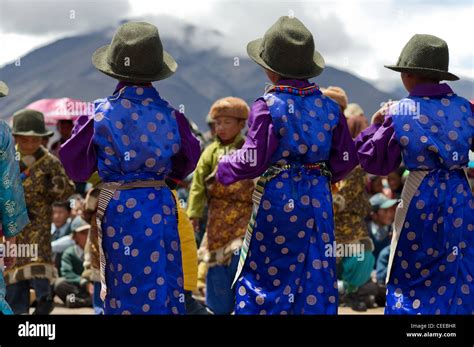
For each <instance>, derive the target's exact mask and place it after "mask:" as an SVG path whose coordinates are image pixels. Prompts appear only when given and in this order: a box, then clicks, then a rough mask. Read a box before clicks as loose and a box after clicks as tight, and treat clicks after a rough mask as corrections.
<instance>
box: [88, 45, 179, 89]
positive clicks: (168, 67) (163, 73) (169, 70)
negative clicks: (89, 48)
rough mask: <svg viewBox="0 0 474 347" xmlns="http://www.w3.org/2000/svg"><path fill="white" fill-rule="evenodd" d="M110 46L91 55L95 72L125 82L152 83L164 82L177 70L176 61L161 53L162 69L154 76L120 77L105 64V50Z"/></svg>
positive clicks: (101, 48)
mask: <svg viewBox="0 0 474 347" xmlns="http://www.w3.org/2000/svg"><path fill="white" fill-rule="evenodd" d="M109 47H110V45H105V46H102V47H100V48H99V49H97V50H96V51H95V52H94V54H93V55H92V64H93V65H94V66H95V67H96V69H97V70H99V71H100V72H103V73H104V74H106V75H108V76H110V77H113V78H115V79H118V80H120V81H126V82H153V81H160V80H164V79H165V78H168V77H170V76H171V75H173V74H174V73H175V72H176V70H177V69H178V63H176V60H174V58H173V57H172V56H171V55H170V54H169V53H168V52H166V51H163V68H162V69H161V70H160V71H159V72H157V73H156V74H154V75H122V74H119V73H116V72H114V71H113V70H112V67H111V66H110V64H109V63H108V62H107V50H108V48H109Z"/></svg>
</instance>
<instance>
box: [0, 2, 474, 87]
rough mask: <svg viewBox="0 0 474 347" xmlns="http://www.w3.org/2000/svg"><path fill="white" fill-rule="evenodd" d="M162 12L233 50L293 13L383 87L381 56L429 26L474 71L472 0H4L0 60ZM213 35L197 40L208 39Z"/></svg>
mask: <svg viewBox="0 0 474 347" xmlns="http://www.w3.org/2000/svg"><path fill="white" fill-rule="evenodd" d="M163 15H165V16H171V17H173V18H176V20H179V22H180V23H191V24H194V25H197V26H199V27H201V28H203V29H206V30H207V29H215V30H218V31H219V32H221V33H222V37H220V39H219V47H220V49H221V50H222V51H223V52H225V53H227V54H230V55H233V56H239V55H243V54H245V46H246V44H247V42H248V41H250V40H252V39H255V38H257V37H261V36H262V35H263V33H264V32H265V30H266V29H267V28H268V27H269V26H270V25H271V24H272V23H273V22H275V20H276V19H277V18H278V17H279V16H281V15H294V16H296V17H298V18H299V19H301V20H302V21H303V22H304V23H305V24H306V26H307V27H308V28H309V29H310V30H311V31H312V32H313V34H314V38H315V42H316V47H317V49H318V50H319V51H320V52H321V53H322V54H323V56H324V57H325V59H326V63H327V64H328V65H332V66H335V67H338V68H340V69H343V70H347V71H350V72H351V73H354V74H356V75H358V76H361V77H363V78H365V79H367V80H369V81H373V82H375V83H376V84H377V85H378V86H379V87H381V88H382V89H389V88H391V87H392V85H393V83H396V81H397V78H398V77H397V76H396V75H394V73H393V72H391V71H389V70H387V69H384V68H383V64H391V63H395V62H396V60H397V57H398V55H399V53H400V50H401V49H402V47H403V45H404V44H405V43H406V41H408V39H409V38H410V37H411V36H412V35H413V34H415V33H426V34H427V33H429V34H433V35H437V36H439V37H441V38H443V39H445V40H446V41H447V42H448V44H449V48H450V70H451V71H452V72H453V73H455V74H458V75H461V76H463V77H469V78H474V52H473V51H474V49H473V48H472V39H471V38H470V34H469V32H470V30H469V29H470V28H471V26H472V24H470V23H472V18H473V15H474V1H472V0H458V1H451V0H444V1H442V0H426V1H425V0H423V1H422V0H411V1H410V0H352V1H342V0H331V1H320V0H313V1H278V0H253V1H247V0H240V1H235V0H199V1H187V0H172V1H156V0H128V1H127V0H94V1H91V0H0V43H1V47H0V66H2V65H4V64H6V63H9V62H11V61H13V60H15V59H17V58H18V57H21V56H23V55H25V54H26V53H27V52H28V51H31V50H32V49H35V48H37V47H40V46H42V45H45V44H47V43H49V42H52V41H54V40H56V39H58V38H61V37H64V36H70V35H75V34H77V33H83V32H87V31H91V30H97V29H102V28H104V27H108V26H114V27H115V26H116V25H117V23H118V22H119V21H120V20H123V19H139V18H140V19H145V20H146V19H149V20H153V19H154V21H153V22H154V23H155V24H157V25H158V27H160V22H159V21H157V20H156V16H163ZM169 24H170V20H168V21H167V23H166V25H164V24H163V26H164V27H165V26H166V30H165V34H168V35H177V37H178V36H179V34H178V33H176V32H173V30H172V29H171V28H172V27H171V26H170V25H169ZM206 30H204V31H203V32H205V33H208V31H206ZM211 36H212V35H208V34H206V35H202V36H201V37H200V38H199V39H200V40H201V41H202V42H197V43H196V44H198V45H206V44H207V41H208V40H213V39H214V37H211Z"/></svg>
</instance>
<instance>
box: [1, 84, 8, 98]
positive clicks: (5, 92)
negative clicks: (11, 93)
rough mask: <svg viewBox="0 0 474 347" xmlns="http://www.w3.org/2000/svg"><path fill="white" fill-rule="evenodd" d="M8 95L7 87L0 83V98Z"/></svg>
mask: <svg viewBox="0 0 474 347" xmlns="http://www.w3.org/2000/svg"><path fill="white" fill-rule="evenodd" d="M7 95H8V86H7V85H6V84H5V82H3V81H0V98H2V97H4V96H7Z"/></svg>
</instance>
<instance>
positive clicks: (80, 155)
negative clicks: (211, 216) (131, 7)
mask: <svg viewBox="0 0 474 347" xmlns="http://www.w3.org/2000/svg"><path fill="white" fill-rule="evenodd" d="M117 45H118V46H121V48H120V49H118V48H117V47H115V48H116V50H115V51H114V49H113V48H114V46H117ZM106 47H108V48H106V49H103V48H101V49H99V50H98V51H96V53H95V54H94V58H93V62H94V65H95V66H96V67H97V68H98V69H99V70H100V71H102V72H104V73H106V74H107V75H111V76H112V77H115V78H116V79H118V80H119V81H120V82H119V84H118V85H117V87H116V89H115V91H114V93H113V95H112V96H109V97H107V98H105V99H100V100H97V101H96V104H95V113H94V117H93V118H91V119H85V120H82V119H79V122H78V124H77V126H76V128H75V129H74V134H73V136H72V138H71V139H70V140H69V141H68V142H66V143H65V144H64V145H63V146H62V147H61V150H60V156H61V161H62V162H63V163H64V165H65V168H66V170H67V172H68V174H69V175H70V176H71V177H73V178H74V179H77V180H78V181H83V180H87V179H88V178H89V176H90V175H91V174H92V173H93V172H94V171H95V170H97V171H98V173H99V175H100V177H101V179H102V181H103V184H102V185H101V186H100V187H101V195H100V197H99V208H98V212H97V214H98V216H99V217H98V226H100V229H99V240H102V242H101V243H100V246H101V276H102V291H101V296H102V298H103V299H104V303H105V307H104V312H105V314H184V313H185V300H184V289H183V271H182V262H181V257H182V256H181V245H180V239H179V234H178V229H177V226H178V220H177V210H176V201H175V199H174V197H173V194H172V192H171V191H170V189H168V187H167V185H166V184H164V182H165V179H167V180H168V179H173V180H179V179H183V178H184V177H186V176H187V175H188V174H189V173H190V172H191V171H192V170H193V169H194V168H195V166H196V163H197V161H198V158H199V153H200V148H199V142H198V141H197V140H196V139H195V138H194V136H193V135H192V134H191V131H190V127H189V124H188V122H187V120H186V118H185V117H184V115H183V114H181V113H180V112H178V111H177V110H175V109H174V108H173V107H171V106H170V105H169V104H168V102H166V101H165V100H164V99H162V98H161V96H160V94H159V93H158V91H157V90H156V89H155V88H154V87H153V85H152V84H151V83H149V81H154V80H160V79H163V78H166V77H168V76H169V75H171V74H172V73H173V72H174V70H175V69H176V62H174V60H172V58H171V57H170V56H169V55H168V54H167V53H166V52H163V51H162V47H161V41H160V40H159V36H158V30H157V29H156V27H154V26H153V25H151V24H148V23H133V22H132V23H126V24H124V25H122V26H121V27H120V28H119V30H118V31H117V33H116V34H115V36H114V39H113V40H112V44H111V45H109V46H106ZM160 47H161V49H160ZM108 49H110V52H108V51H107V50H108ZM148 50H150V51H149V52H148ZM104 52H105V53H104ZM107 52H108V53H107ZM147 52H148V53H147ZM159 52H161V55H160V54H158V56H157V53H159ZM107 54H110V55H111V56H113V55H114V54H124V57H131V63H132V65H131V67H130V69H127V67H122V65H121V64H122V63H121V57H120V56H119V57H116V59H117V60H118V61H117V62H116V64H114V65H113V66H109V60H110V59H112V60H113V59H114V58H110V57H109V58H107ZM140 59H143V60H140ZM160 59H161V61H160ZM163 60H164V61H163ZM133 64H135V65H133ZM147 67H148V69H147ZM117 69H125V70H122V71H118V70H117ZM84 122H85V123H84ZM121 188H123V189H121ZM101 213H102V217H101V216H100V215H101Z"/></svg>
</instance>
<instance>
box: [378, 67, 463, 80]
mask: <svg viewBox="0 0 474 347" xmlns="http://www.w3.org/2000/svg"><path fill="white" fill-rule="evenodd" d="M384 66H385V67H386V68H387V69H390V70H393V71H397V72H411V73H415V74H420V75H423V76H427V77H432V78H436V79H439V80H440V81H457V80H458V79H459V77H458V76H456V75H454V74H452V73H451V72H448V71H443V70H437V69H430V68H425V67H407V66H398V65H384Z"/></svg>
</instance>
